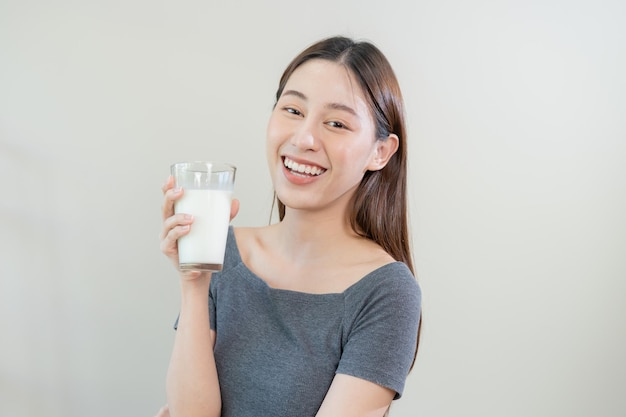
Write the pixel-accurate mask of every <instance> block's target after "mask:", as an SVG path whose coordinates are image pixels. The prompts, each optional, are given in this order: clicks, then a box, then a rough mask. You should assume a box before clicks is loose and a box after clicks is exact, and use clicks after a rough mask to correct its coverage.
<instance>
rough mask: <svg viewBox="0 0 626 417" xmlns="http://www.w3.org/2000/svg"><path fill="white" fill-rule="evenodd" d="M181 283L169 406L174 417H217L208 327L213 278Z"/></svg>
mask: <svg viewBox="0 0 626 417" xmlns="http://www.w3.org/2000/svg"><path fill="white" fill-rule="evenodd" d="M206 275H207V276H202V277H200V278H197V279H195V280H192V281H185V280H183V281H182V283H181V296H182V297H181V298H182V301H181V311H180V316H179V319H178V328H177V330H176V338H175V340H174V348H173V351H172V357H171V360H170V365H169V369H168V372H167V387H166V392H167V402H168V406H169V409H170V414H171V416H172V417H179V416H184V417H196V416H202V417H212V416H215V417H218V416H219V415H220V413H221V405H222V404H221V396H220V386H219V381H218V378H217V369H216V367H215V357H214V356H213V345H214V337H215V335H214V332H213V331H212V330H211V328H210V324H209V319H208V318H209V307H208V306H209V300H208V294H209V282H210V274H206Z"/></svg>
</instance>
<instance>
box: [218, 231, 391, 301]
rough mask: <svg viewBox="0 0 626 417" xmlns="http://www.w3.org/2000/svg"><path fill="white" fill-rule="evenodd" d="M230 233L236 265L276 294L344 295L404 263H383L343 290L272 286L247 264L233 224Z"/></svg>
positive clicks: (307, 295)
mask: <svg viewBox="0 0 626 417" xmlns="http://www.w3.org/2000/svg"><path fill="white" fill-rule="evenodd" d="M228 233H229V235H230V236H229V238H230V239H232V241H233V243H234V246H235V251H234V253H233V255H234V256H235V261H236V262H235V264H236V265H235V267H237V266H239V267H242V268H244V269H245V271H246V272H247V274H246V275H247V276H250V277H252V278H253V279H254V281H255V282H257V283H259V284H261V285H262V286H263V287H264V288H265V289H267V290H268V291H270V292H273V293H275V294H286V295H289V294H294V295H299V296H306V297H337V296H341V297H343V296H345V295H346V294H347V293H349V292H351V291H353V290H354V289H355V288H357V287H359V286H361V285H366V284H367V282H368V281H369V280H371V279H373V277H374V276H375V275H378V274H379V273H380V272H381V271H382V270H384V269H388V268H392V267H394V266H396V265H398V264H402V265H403V263H402V262H400V261H392V262H389V263H386V264H384V265H381V266H379V267H378V268H376V269H373V270H372V271H370V272H368V273H367V274H365V275H363V276H362V277H361V278H359V279H358V280H357V281H356V282H354V283H353V284H351V285H350V286H348V287H347V288H346V289H345V290H343V291H341V292H327V293H312V292H305V291H297V290H289V289H286V288H277V287H272V286H271V285H269V284H268V283H267V282H266V281H265V280H264V279H263V278H261V277H260V276H258V275H257V274H256V273H254V272H253V271H252V270H251V269H250V268H248V265H246V264H245V262H244V261H243V258H242V257H241V252H239V244H238V243H237V238H236V236H235V229H234V227H233V226H230V228H229V231H228Z"/></svg>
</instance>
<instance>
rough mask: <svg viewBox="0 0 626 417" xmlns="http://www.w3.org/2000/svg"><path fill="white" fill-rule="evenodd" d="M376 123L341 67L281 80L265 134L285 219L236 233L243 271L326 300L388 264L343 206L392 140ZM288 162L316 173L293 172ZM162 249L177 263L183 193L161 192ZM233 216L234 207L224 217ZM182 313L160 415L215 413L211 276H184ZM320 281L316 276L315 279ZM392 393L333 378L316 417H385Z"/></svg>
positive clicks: (324, 65)
mask: <svg viewBox="0 0 626 417" xmlns="http://www.w3.org/2000/svg"><path fill="white" fill-rule="evenodd" d="M374 132H375V129H374V121H373V118H372V115H371V112H370V110H369V108H368V106H367V102H366V100H365V98H364V96H363V93H362V92H361V91H360V89H359V87H358V84H357V82H356V81H355V80H354V79H353V78H352V76H351V74H350V73H349V72H348V71H347V70H346V68H345V67H343V66H341V65H339V64H336V63H333V62H330V61H324V60H318V59H315V60H311V61H308V62H306V63H305V64H303V65H302V66H300V67H299V68H298V69H296V71H295V72H294V73H293V74H292V76H291V77H290V79H289V80H288V82H287V84H286V86H285V89H284V91H283V94H282V96H281V97H280V98H279V100H278V103H277V104H276V106H275V108H274V110H273V112H272V115H271V117H270V120H269V123H268V128H267V161H268V167H269V172H270V175H271V177H272V182H273V184H274V189H275V191H276V193H277V195H278V197H279V198H280V200H281V201H282V202H283V203H284V204H285V206H286V212H285V217H284V219H283V221H281V222H279V223H276V224H273V225H270V226H266V227H261V228H236V229H235V238H236V240H237V244H238V246H239V249H240V253H241V256H242V260H243V261H244V263H245V264H246V266H247V267H248V268H249V269H250V270H251V271H253V272H254V273H255V274H256V275H258V276H259V277H260V278H261V279H263V280H265V281H266V282H267V284H268V285H269V286H271V287H274V288H281V289H289V290H292V291H300V292H308V293H316V294H324V293H337V292H342V291H344V290H345V289H346V288H348V287H349V286H351V285H352V284H354V283H355V282H357V281H358V280H359V279H360V278H361V277H363V276H365V275H366V274H367V273H369V272H371V271H372V270H374V269H376V268H378V267H380V266H382V265H385V264H387V263H390V262H393V261H394V260H393V259H392V258H391V256H389V255H388V254H387V253H386V252H385V251H384V250H383V249H382V248H380V247H379V246H378V245H377V244H375V243H374V242H372V241H370V240H368V239H365V238H363V237H360V236H358V235H357V234H356V233H355V232H354V231H353V230H352V229H351V227H350V225H349V222H348V220H347V219H348V216H347V210H348V207H349V202H350V200H351V198H352V196H353V194H354V192H355V190H356V188H357V186H358V184H359V182H360V181H361V179H362V177H363V174H364V173H365V172H366V171H368V170H378V169H381V168H383V167H384V166H385V165H386V163H387V162H388V161H389V158H391V156H392V155H393V154H394V153H395V152H396V150H397V147H398V138H397V137H396V136H395V135H390V136H389V137H388V138H386V140H376V139H375V136H374ZM285 158H287V159H288V160H291V161H295V162H297V163H298V164H304V165H306V166H307V167H308V168H307V169H308V171H311V170H312V171H313V172H314V173H320V175H307V174H306V172H307V171H306V170H305V173H304V175H303V174H301V173H294V172H293V171H292V170H290V169H287V168H286V167H285ZM163 193H164V205H163V229H162V234H161V250H162V252H163V253H164V254H166V255H167V256H168V257H169V258H170V259H171V261H172V262H173V263H174V265H177V264H178V252H177V249H176V241H177V239H178V238H180V237H181V236H184V235H185V234H186V233H188V232H189V230H190V227H193V218H192V217H189V216H185V215H184V214H176V215H174V209H173V207H174V202H175V201H176V200H177V199H178V198H180V197H181V196H182V195H183V193H184V190H175V189H173V181H172V179H171V178H170V179H168V181H167V182H166V184H165V185H164V186H163ZM238 209H239V202H238V201H237V200H233V205H232V208H231V219H232V218H233V217H235V215H236V214H237V212H238ZM180 275H181V313H180V317H179V325H178V331H177V332H176V338H175V342H174V348H173V352H172V358H171V361H170V367H169V370H168V377H167V398H168V404H169V405H168V406H165V407H164V408H162V409H161V410H160V412H159V414H158V415H157V416H158V417H168V416H170V415H171V416H175V417H177V416H207V417H209V416H215V417H217V416H219V415H220V409H221V403H220V391H219V380H218V378H217V372H216V368H215V360H214V357H213V346H214V340H215V332H214V331H212V330H211V329H210V327H209V321H208V320H207V319H206V317H207V316H208V314H209V313H208V287H209V284H210V280H211V274H210V273H199V272H185V273H181V274H180ZM322 277H323V278H322ZM394 394H395V392H394V391H392V390H389V389H387V388H385V387H382V386H379V385H377V384H374V383H372V382H369V381H366V380H363V379H360V378H356V377H352V376H349V375H343V374H337V375H336V376H335V378H334V379H333V382H332V384H331V387H330V389H329V391H328V393H327V395H326V397H325V399H324V402H323V403H322V405H321V407H320V409H319V411H318V413H317V416H318V417H330V416H337V415H341V416H345V417H351V416H354V417H357V416H358V417H363V416H368V417H369V416H372V417H374V416H383V415H384V413H385V411H386V410H387V408H388V407H389V404H390V403H391V401H392V399H393V396H394Z"/></svg>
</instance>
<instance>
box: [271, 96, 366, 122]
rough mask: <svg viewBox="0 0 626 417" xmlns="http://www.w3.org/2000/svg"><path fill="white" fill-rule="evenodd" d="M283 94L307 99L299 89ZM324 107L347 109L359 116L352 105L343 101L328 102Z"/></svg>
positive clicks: (346, 110)
mask: <svg viewBox="0 0 626 417" xmlns="http://www.w3.org/2000/svg"><path fill="white" fill-rule="evenodd" d="M282 95H283V96H295V97H298V98H300V99H302V100H304V101H306V100H307V96H306V95H305V94H304V93H302V92H300V91H298V90H285V91H283V94H282ZM324 107H326V108H328V109H333V110H341V111H345V112H348V113H350V114H352V115H353V116H357V117H358V115H357V114H356V111H355V110H354V109H353V108H352V107H350V106H347V105H345V104H342V103H328V104H326V105H325V106H324Z"/></svg>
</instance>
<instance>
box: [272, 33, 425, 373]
mask: <svg viewBox="0 0 626 417" xmlns="http://www.w3.org/2000/svg"><path fill="white" fill-rule="evenodd" d="M311 59H325V60H328V61H332V62H336V63H339V64H341V65H344V66H345V67H346V68H347V69H348V70H349V71H350V72H351V74H352V75H353V76H354V78H355V79H356V80H357V82H358V83H359V86H360V87H361V89H362V91H363V93H364V95H365V98H366V100H367V101H368V104H369V107H370V109H371V110H372V115H373V117H374V122H375V125H376V139H377V140H387V138H388V137H389V135H390V134H395V135H396V136H398V139H399V140H398V142H399V143H398V150H397V151H396V153H395V154H394V155H393V156H392V157H391V159H390V160H389V162H388V163H387V165H386V166H385V167H384V168H383V169H381V170H378V171H367V172H366V173H365V175H364V176H363V179H362V180H361V183H360V184H359V186H358V188H357V190H356V192H355V194H354V198H353V199H352V202H351V204H352V207H351V209H350V210H349V213H350V219H349V220H350V225H351V226H352V229H353V230H354V231H355V232H356V233H357V234H359V235H361V236H364V237H367V238H369V239H371V240H373V241H374V242H376V243H377V244H379V245H380V246H381V247H382V248H383V249H384V250H385V251H387V253H389V255H391V256H392V257H393V258H394V259H396V260H398V261H402V262H404V263H405V264H406V265H407V266H408V268H409V269H410V270H411V272H412V273H413V275H415V271H414V269H413V258H412V255H411V242H410V237H409V227H408V214H407V211H408V208H407V149H406V148H407V138H406V124H405V114H404V101H403V99H402V93H401V91H400V86H399V83H398V80H397V78H396V75H395V73H394V71H393V69H392V67H391V65H390V64H389V61H388V60H387V58H386V57H385V56H384V55H383V53H382V52H381V51H380V50H379V49H378V48H377V47H376V46H374V45H373V44H372V43H370V42H367V41H358V42H357V41H354V40H352V39H350V38H346V37H343V36H335V37H331V38H327V39H323V40H321V41H319V42H317V43H314V44H313V45H311V46H309V47H308V48H306V49H305V50H304V51H302V52H301V53H300V54H299V55H298V56H296V57H295V58H294V59H293V60H292V61H291V63H290V64H289V65H288V66H287V68H286V69H285V71H284V72H283V75H282V77H281V78H280V82H279V85H278V90H277V91H276V102H278V100H279V99H280V96H281V94H282V93H283V89H284V88H285V85H286V84H287V81H288V80H289V77H291V74H293V72H294V71H295V70H296V69H297V68H298V67H299V66H300V65H302V64H304V63H305V62H307V61H309V60H311ZM275 200H276V202H277V204H278V216H279V219H280V220H282V219H283V218H284V216H285V205H284V204H283V203H282V202H281V201H280V200H279V199H278V197H276V199H275ZM421 325H422V321H421V318H420V323H419V329H418V343H417V344H418V345H419V335H420V333H421V332H420V330H421ZM415 354H416V355H417V347H416V350H415ZM413 363H415V358H414V359H413ZM412 367H413V365H411V368H412Z"/></svg>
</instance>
